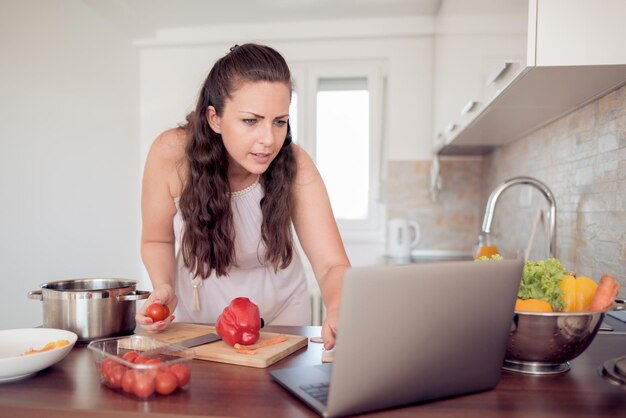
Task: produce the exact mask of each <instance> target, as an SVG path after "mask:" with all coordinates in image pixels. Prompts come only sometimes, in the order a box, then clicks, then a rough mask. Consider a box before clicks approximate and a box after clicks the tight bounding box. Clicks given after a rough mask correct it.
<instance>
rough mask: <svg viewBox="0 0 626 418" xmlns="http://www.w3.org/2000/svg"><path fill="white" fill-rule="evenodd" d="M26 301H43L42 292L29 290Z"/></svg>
mask: <svg viewBox="0 0 626 418" xmlns="http://www.w3.org/2000/svg"><path fill="white" fill-rule="evenodd" d="M28 299H35V300H43V292H42V291H41V289H39V290H31V291H30V292H28Z"/></svg>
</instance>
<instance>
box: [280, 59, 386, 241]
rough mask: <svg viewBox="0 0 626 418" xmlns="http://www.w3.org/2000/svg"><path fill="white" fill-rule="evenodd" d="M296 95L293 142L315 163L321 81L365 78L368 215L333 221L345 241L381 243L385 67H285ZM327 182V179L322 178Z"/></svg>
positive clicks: (377, 63) (337, 63)
mask: <svg viewBox="0 0 626 418" xmlns="http://www.w3.org/2000/svg"><path fill="white" fill-rule="evenodd" d="M289 65H290V67H291V70H292V78H293V80H294V90H295V91H296V92H297V94H298V104H297V105H298V106H297V109H298V117H297V118H298V121H297V125H298V126H297V129H298V132H296V137H297V143H298V145H300V146H301V147H302V148H303V149H304V150H305V151H307V153H309V155H310V156H311V158H312V159H313V161H314V162H316V161H317V147H316V138H317V132H316V130H317V129H316V125H317V117H316V109H317V86H318V80H319V79H322V78H365V79H366V80H367V86H368V91H369V94H370V101H369V115H370V118H369V124H370V126H369V133H370V138H369V171H370V176H369V185H368V187H369V193H368V194H369V196H368V216H367V218H365V219H363V220H350V219H336V221H337V226H338V228H339V231H340V233H341V236H342V238H343V240H344V241H345V242H361V243H362V242H380V241H383V240H384V219H385V209H384V205H383V203H382V193H381V190H382V186H381V185H382V176H383V172H382V170H383V164H382V161H383V155H384V153H383V147H382V132H383V108H384V87H385V82H384V80H385V66H384V62H383V61H381V60H350V61H347V60H325V61H306V62H303V61H301V62H294V63H290V64H289ZM324 182H325V183H327V182H328V179H324Z"/></svg>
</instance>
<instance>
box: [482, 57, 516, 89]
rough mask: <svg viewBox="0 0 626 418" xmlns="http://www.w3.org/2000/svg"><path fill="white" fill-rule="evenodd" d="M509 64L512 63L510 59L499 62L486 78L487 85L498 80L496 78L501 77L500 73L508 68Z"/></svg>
mask: <svg viewBox="0 0 626 418" xmlns="http://www.w3.org/2000/svg"><path fill="white" fill-rule="evenodd" d="M511 65H513V62H512V61H506V62H503V63H501V64H500V65H499V66H498V68H496V70H495V71H494V72H493V73H492V74H491V76H489V77H488V78H487V85H490V84H493V83H495V82H496V81H498V79H499V78H500V77H502V75H503V74H504V73H505V72H506V70H508V69H509V67H510V66H511Z"/></svg>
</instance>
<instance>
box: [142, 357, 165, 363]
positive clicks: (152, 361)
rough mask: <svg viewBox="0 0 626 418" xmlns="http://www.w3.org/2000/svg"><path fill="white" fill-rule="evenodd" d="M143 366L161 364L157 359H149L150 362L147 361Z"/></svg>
mask: <svg viewBox="0 0 626 418" xmlns="http://www.w3.org/2000/svg"><path fill="white" fill-rule="evenodd" d="M145 364H161V360H159V359H158V358H151V359H150V360H147V361H146V363H145Z"/></svg>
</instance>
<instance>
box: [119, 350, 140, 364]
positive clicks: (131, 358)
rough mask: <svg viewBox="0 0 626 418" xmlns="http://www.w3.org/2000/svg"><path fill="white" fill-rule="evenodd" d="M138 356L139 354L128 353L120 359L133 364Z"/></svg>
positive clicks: (134, 352)
mask: <svg viewBox="0 0 626 418" xmlns="http://www.w3.org/2000/svg"><path fill="white" fill-rule="evenodd" d="M138 356H139V353H137V352H136V351H128V352H127V353H124V355H123V356H122V358H123V359H124V360H126V361H127V362H129V363H133V362H134V361H135V359H136V358H137V357H138Z"/></svg>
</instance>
